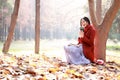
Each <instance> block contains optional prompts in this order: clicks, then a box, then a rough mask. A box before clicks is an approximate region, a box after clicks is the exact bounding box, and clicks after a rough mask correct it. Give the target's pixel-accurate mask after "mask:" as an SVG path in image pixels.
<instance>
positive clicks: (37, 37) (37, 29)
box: [35, 0, 40, 53]
mask: <svg viewBox="0 0 120 80" xmlns="http://www.w3.org/2000/svg"><path fill="white" fill-rule="evenodd" d="M35 18H36V19H35V53H39V42H40V0H36V17H35Z"/></svg>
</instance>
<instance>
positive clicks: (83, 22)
mask: <svg viewBox="0 0 120 80" xmlns="http://www.w3.org/2000/svg"><path fill="white" fill-rule="evenodd" d="M87 25H88V23H87V22H86V21H85V20H84V19H82V20H81V26H82V27H86V26H87Z"/></svg>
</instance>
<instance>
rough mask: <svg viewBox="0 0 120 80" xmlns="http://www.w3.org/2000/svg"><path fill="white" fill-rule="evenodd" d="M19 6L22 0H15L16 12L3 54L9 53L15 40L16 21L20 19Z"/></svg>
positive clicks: (14, 12) (13, 15) (12, 17)
mask: <svg viewBox="0 0 120 80" xmlns="http://www.w3.org/2000/svg"><path fill="white" fill-rule="evenodd" d="M19 5H20V0H15V6H14V11H13V14H12V15H11V23H10V28H9V34H8V36H7V40H6V41H5V43H4V46H3V50H2V51H3V52H4V53H7V52H8V50H9V47H10V43H11V41H12V38H13V33H14V29H15V25H16V20H17V17H18V11H19Z"/></svg>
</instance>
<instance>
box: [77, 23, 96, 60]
mask: <svg viewBox="0 0 120 80" xmlns="http://www.w3.org/2000/svg"><path fill="white" fill-rule="evenodd" d="M94 37H95V30H94V29H93V27H92V26H91V25H87V26H86V27H85V29H84V37H83V38H80V37H78V44H81V43H82V46H83V53H84V55H85V57H86V58H88V59H89V60H90V61H91V62H94Z"/></svg>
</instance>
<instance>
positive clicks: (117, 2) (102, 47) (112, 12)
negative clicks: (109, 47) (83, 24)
mask: <svg viewBox="0 0 120 80" xmlns="http://www.w3.org/2000/svg"><path fill="white" fill-rule="evenodd" d="M88 2H89V12H90V17H91V20H92V23H93V25H94V27H95V29H96V36H95V49H94V52H95V59H102V60H104V61H106V42H107V38H108V33H109V31H110V28H111V25H112V22H113V20H114V18H115V16H116V14H117V12H118V10H119V8H120V0H114V1H113V4H112V5H111V7H110V8H109V10H108V11H107V12H106V14H105V17H104V19H103V21H102V22H101V23H100V24H98V23H97V19H96V17H95V10H94V0H88Z"/></svg>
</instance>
